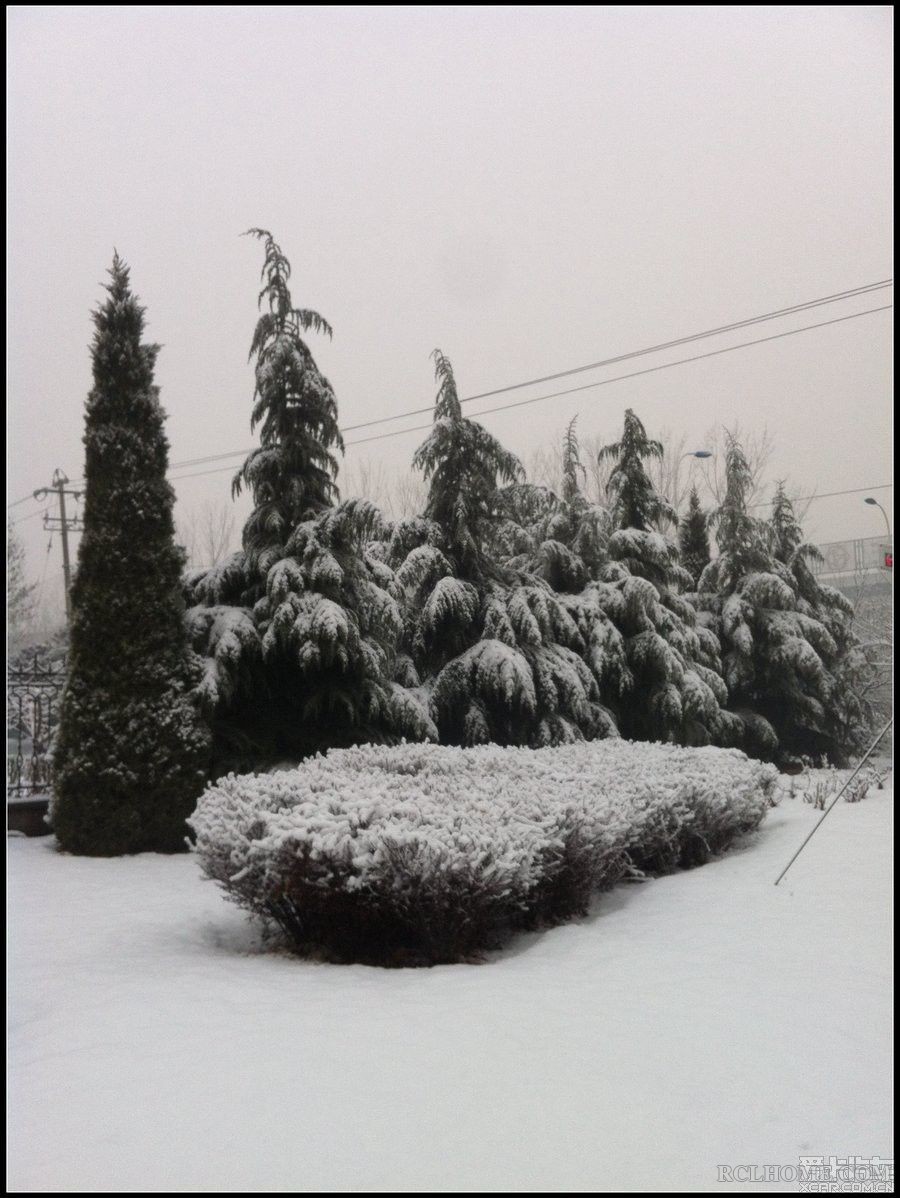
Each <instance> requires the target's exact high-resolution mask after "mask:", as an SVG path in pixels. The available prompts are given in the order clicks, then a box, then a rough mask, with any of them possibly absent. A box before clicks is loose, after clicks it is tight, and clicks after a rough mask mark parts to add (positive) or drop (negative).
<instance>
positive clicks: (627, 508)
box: [582, 409, 741, 745]
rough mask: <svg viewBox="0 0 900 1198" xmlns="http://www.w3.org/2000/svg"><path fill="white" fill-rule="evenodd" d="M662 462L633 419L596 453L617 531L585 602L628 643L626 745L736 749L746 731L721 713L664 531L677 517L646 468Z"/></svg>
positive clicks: (622, 713) (688, 585)
mask: <svg viewBox="0 0 900 1198" xmlns="http://www.w3.org/2000/svg"><path fill="white" fill-rule="evenodd" d="M662 452H663V450H662V446H661V444H660V443H659V442H658V441H653V440H651V439H650V438H649V437H648V436H647V433H646V430H645V429H644V426H643V424H642V423H641V421H640V420H639V419H638V418H637V416H636V415H635V414H634V412H633V411H631V410H630V409H629V410H628V411H627V412H626V413H625V427H624V431H623V434H622V437H621V438H620V440H619V441H616V442H614V443H613V444H611V445H607V446H605V447H604V448H603V449H602V450H601V451H600V455H599V456H600V460H601V461H603V460H604V459H611V460H612V461H613V462H614V468H613V471H612V474H611V475H610V482H609V494H610V510H611V513H612V519H613V525H614V531H613V532H612V534H611V535H610V537H609V539H608V541H607V545H606V551H607V553H608V555H609V558H610V563H609V565H608V566H606V567H604V568H603V569H602V571H601V582H600V583H599V584H598V585H597V586H595V587H594V588H593V591H592V593H591V594H590V595H589V596H586V599H585V602H586V601H587V599H588V598H589V599H590V604H591V606H593V607H598V608H600V609H601V610H602V611H604V612H605V613H606V615H607V616H608V617H609V618H610V619H611V620H612V622H613V623H614V625H615V627H616V628H617V629H618V631H619V632H620V633H621V635H622V636H623V637H624V639H625V654H626V658H627V662H628V668H629V670H630V673H631V678H632V685H631V687H630V688H629V689H628V690H627V691H625V693H624V695H623V699H622V701H621V702H620V704H619V707H618V717H619V728H620V731H621V732H622V734H623V735H624V736H628V737H631V738H633V739H636V740H672V741H675V742H677V743H681V744H708V743H710V742H711V743H714V744H726V745H727V744H734V743H736V741H737V740H738V739H739V737H740V734H741V725H740V722H739V721H738V720H737V719H735V718H734V717H733V716H731V715H730V714H729V713H728V712H727V711H725V710H724V705H725V703H726V700H727V692H726V688H725V685H724V683H723V681H722V677H721V662H720V660H719V644H718V641H717V639H716V637H715V635H714V634H712V633H711V632H710V631H709V630H708V629H706V628H704V627H703V626H702V625H701V624H700V623H699V622H698V621H697V616H696V612H695V609H694V608H693V606H692V605H691V604H690V603H689V602H688V600H687V599H686V598H685V597H684V594H683V593H682V592H683V591H690V590H692V589H693V585H694V584H693V580H692V578H691V576H690V575H689V574H688V572H687V571H686V570H685V569H684V568H683V567H682V566H681V565H680V564H679V560H678V550H677V548H676V546H675V545H674V544H673V543H672V542H671V541H669V540H668V539H667V538H666V537H665V536H664V535H663V533H662V532H661V531H660V529H661V528H663V527H665V526H666V525H667V524H676V523H677V516H676V514H675V511H674V509H673V508H672V506H671V504H669V503H668V501H667V500H666V499H664V498H663V497H662V496H661V495H659V494H658V493H657V492H656V490H655V488H654V486H653V483H652V482H651V480H650V478H649V476H648V474H647V471H646V469H645V466H644V462H645V461H646V460H647V459H648V458H651V457H659V456H661V454H662ZM582 619H587V613H585V615H584V616H583V617H582Z"/></svg>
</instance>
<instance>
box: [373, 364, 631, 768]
mask: <svg viewBox="0 0 900 1198" xmlns="http://www.w3.org/2000/svg"><path fill="white" fill-rule="evenodd" d="M433 356H434V360H435V366H436V369H435V375H436V379H437V381H438V384H439V389H438V394H437V399H436V403H435V417H434V428H433V430H432V432H431V434H430V436H429V437H428V438H427V440H426V441H425V443H424V444H423V445H422V446H421V447H420V448H419V450H418V451H417V452H416V455H415V457H414V463H415V465H416V466H417V467H418V468H419V469H421V470H422V471H423V472H424V474H425V477H426V479H427V481H428V483H429V494H428V502H427V505H426V510H425V517H424V519H422V520H420V521H412V522H405V523H404V524H401V525H399V526H398V527H397V528H396V529H395V531H394V535H393V538H392V540H391V543H390V544H389V545H388V546H387V547H386V549H385V552H384V556H385V558H386V560H387V561H388V562H389V563H390V564H391V565H393V567H394V569H395V587H394V589H395V593H396V594H398V596H399V597H400V598H401V601H402V605H403V608H404V611H405V613H406V620H405V627H404V647H405V649H406V653H405V655H404V656H403V658H402V659H401V661H400V663H399V668H400V670H401V674H400V675H399V677H400V678H401V679H402V681H403V682H404V683H405V684H406V685H407V686H409V687H411V688H413V689H414V691H415V693H416V694H417V695H418V696H419V697H421V698H422V699H427V700H428V701H429V710H430V712H431V716H432V718H433V720H434V722H435V723H436V725H437V726H438V729H439V731H440V735H441V739H442V741H445V742H448V743H454V744H481V743H485V742H488V741H494V742H497V743H500V744H531V745H541V744H557V743H560V742H564V741H568V740H574V739H581V738H582V737H594V736H598V735H605V734H607V733H609V732H611V731H614V726H613V722H612V719H611V717H610V716H609V713H608V712H606V711H605V710H604V708H603V707H602V706H601V705H600V702H599V688H598V686H597V682H596V679H595V678H594V676H593V674H592V673H591V671H590V669H589V668H588V667H587V666H586V665H585V663H584V661H583V659H582V653H583V649H584V646H583V642H582V638H581V634H580V633H579V631H578V629H577V627H576V626H575V623H574V622H573V620H572V619H571V617H570V616H569V615H568V613H567V612H566V610H565V607H564V606H563V604H562V603H561V602H560V601H559V599H558V598H557V596H555V595H554V593H553V589H552V587H551V586H550V585H549V584H548V583H547V582H546V581H545V580H544V579H542V578H540V577H539V576H537V575H535V574H533V573H530V572H529V571H527V570H524V571H516V570H511V569H509V568H508V567H506V566H504V565H503V563H502V562H501V561H500V560H499V555H498V554H497V552H496V545H497V535H498V529H499V528H500V526H501V525H502V524H503V523H504V520H505V514H504V506H503V502H502V499H501V496H500V494H499V492H498V487H500V486H501V485H502V484H517V483H518V482H519V480H520V479H521V477H522V468H521V466H520V464H519V462H518V459H517V458H515V457H514V456H513V455H512V454H510V453H508V452H507V451H506V450H504V449H503V447H502V446H501V445H500V444H499V442H498V441H497V440H496V439H495V438H494V437H492V436H491V435H490V434H489V433H488V432H486V430H485V429H484V428H482V427H481V425H479V424H477V423H476V422H475V421H473V420H468V419H466V418H465V417H464V416H463V414H462V408H461V405H460V402H459V397H458V394H457V389H456V382H455V379H454V375H453V370H452V367H451V365H450V362H449V361H448V359H447V358H446V357H445V356H444V355H443V354H442V353H441V352H440V351H439V350H436V351H435V353H434V355H433Z"/></svg>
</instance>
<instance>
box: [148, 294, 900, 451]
mask: <svg viewBox="0 0 900 1198" xmlns="http://www.w3.org/2000/svg"><path fill="white" fill-rule="evenodd" d="M892 286H893V279H881V280H879V281H878V282H876V283H866V284H864V285H863V286H862V287H852V288H850V289H849V290H847V291H838V292H835V293H834V294H833V295H825V296H821V297H820V298H818V299H814V300H806V301H805V302H804V303H802V304H794V305H792V306H791V307H789V308H777V309H775V310H773V311H771V312H764V313H763V314H762V315H760V316H749V317H747V318H746V319H744V320H736V321H732V323H731V324H724V325H719V326H718V327H716V328H714V329H705V330H704V331H703V332H702V333H690V334H688V335H687V336H685V337H678V338H676V339H675V340H674V341H661V342H659V343H658V344H656V345H649V346H646V347H645V348H644V349H635V350H630V351H629V352H628V353H625V354H618V355H617V356H616V357H614V358H604V359H603V360H602V361H599V362H589V363H588V364H587V365H586V366H573V367H572V368H571V369H569V370H560V371H557V372H556V373H555V374H545V375H542V376H540V377H539V378H533V379H526V380H525V382H522V383H510V384H509V385H508V386H505V387H496V388H494V390H492V391H480V392H478V394H477V395H467V396H466V397H465V398H464V399H461V400H460V401H459V402H460V403H472V402H473V400H476V399H488V398H489V397H491V396H493V395H503V394H505V393H506V392H508V391H519V390H521V389H522V388H523V387H533V386H536V385H537V384H538V383H548V382H552V381H553V380H554V379H561V378H567V377H569V376H570V375H573V374H583V373H584V372H585V371H588V370H598V369H600V367H602V366H614V365H616V364H617V363H619V362H627V361H630V360H632V359H634V358H641V357H645V356H646V355H647V354H653V353H657V352H658V351H660V350H663V349H674V348H675V347H676V346H679V345H687V344H689V343H690V342H692V341H700V340H703V339H704V338H706V337H713V336H717V335H719V334H721V333H728V332H733V331H734V330H736V329H740V328H746V327H747V326H749V325H754V324H760V323H761V322H763V321H768V320H775V319H777V318H778V317H781V316H788V315H790V314H791V313H796V312H802V311H805V310H808V309H811V308H818V307H821V306H822V305H824V304H834V303H838V302H840V301H841V300H844V299H851V298H853V297H855V296H859V295H866V294H868V293H870V292H873V291H880V290H882V289H884V288H885V287H892ZM811 327H815V326H811ZM626 377H627V376H626ZM559 394H566V392H560V393H559ZM433 408H434V404H429V405H428V406H427V407H423V408H410V409H409V411H406V412H396V413H394V415H392V416H380V417H379V418H378V419H376V420H364V421H362V422H360V423H358V424H348V425H347V426H346V427H345V428H342V429H341V432H342V433H352V432H357V431H358V430H359V429H363V428H371V427H372V426H374V425H376V424H387V423H389V422H390V421H393V420H403V419H405V418H406V417H409V416H422V415H424V414H425V413H426V412H431V411H432V410H433ZM490 410H493V409H490ZM407 431H412V430H407ZM353 444H359V442H358V441H357V442H353ZM249 452H250V450H249V449H234V450H231V451H230V452H229V453H216V454H208V455H207V456H205V457H200V458H188V459H187V460H186V461H183V462H173V463H172V466H171V469H172V470H180V469H182V468H183V467H185V466H204V465H206V463H207V462H221V461H224V460H225V458H234V457H241V456H243V455H244V454H246V453H249Z"/></svg>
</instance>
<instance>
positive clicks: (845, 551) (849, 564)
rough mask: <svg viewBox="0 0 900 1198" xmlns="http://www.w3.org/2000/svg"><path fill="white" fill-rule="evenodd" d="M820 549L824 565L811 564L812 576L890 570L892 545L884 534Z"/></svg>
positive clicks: (822, 545) (821, 546) (825, 545)
mask: <svg viewBox="0 0 900 1198" xmlns="http://www.w3.org/2000/svg"><path fill="white" fill-rule="evenodd" d="M819 549H820V550H821V553H822V557H823V558H824V561H821V562H814V563H813V572H814V573H815V574H818V575H835V574H859V573H862V572H864V571H868V570H884V571H885V572H891V571H892V570H893V565H894V541H893V538H892V537H889V536H888V535H887V533H885V534H884V536H880V537H858V538H857V539H856V540H853V541H826V542H825V543H824V544H821V545H819Z"/></svg>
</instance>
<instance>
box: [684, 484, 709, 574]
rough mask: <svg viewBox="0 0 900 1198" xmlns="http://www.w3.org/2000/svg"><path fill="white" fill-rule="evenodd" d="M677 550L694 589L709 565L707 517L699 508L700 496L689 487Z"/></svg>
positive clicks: (695, 489) (695, 490)
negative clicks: (686, 508)
mask: <svg viewBox="0 0 900 1198" xmlns="http://www.w3.org/2000/svg"><path fill="white" fill-rule="evenodd" d="M678 549H679V551H680V554H681V564H682V566H684V568H685V570H687V572H688V574H690V576H691V578H692V579H693V580H694V586H695V587H696V585H697V583H698V582H699V581H700V575H701V574H702V573H703V571H704V570H705V569H706V567H707V566H708V565H709V532H708V529H707V517H706V513H705V512H704V510H703V508H702V507H701V506H700V496H699V495H698V494H697V488H696V487H691V493H690V495H689V497H688V510H687V515H686V516H685V517H684V518H683V519H682V520H681V522H680V524H679V526H678Z"/></svg>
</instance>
